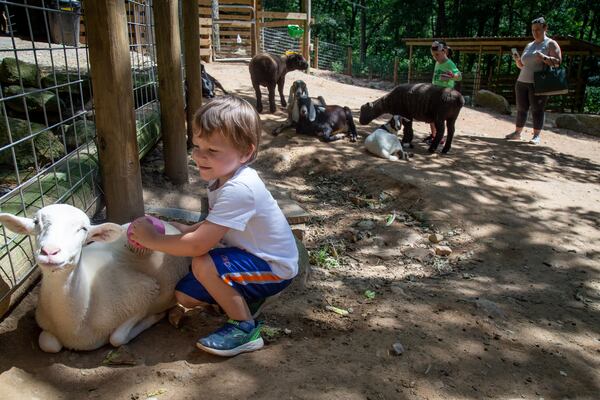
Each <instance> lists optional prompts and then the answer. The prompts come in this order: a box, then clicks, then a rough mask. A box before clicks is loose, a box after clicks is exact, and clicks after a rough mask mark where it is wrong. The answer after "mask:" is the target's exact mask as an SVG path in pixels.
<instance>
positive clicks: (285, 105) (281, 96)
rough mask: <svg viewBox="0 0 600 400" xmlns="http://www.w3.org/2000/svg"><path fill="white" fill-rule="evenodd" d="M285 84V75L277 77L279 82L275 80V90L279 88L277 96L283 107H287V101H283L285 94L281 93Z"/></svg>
mask: <svg viewBox="0 0 600 400" xmlns="http://www.w3.org/2000/svg"><path fill="white" fill-rule="evenodd" d="M284 86H285V75H283V76H282V77H281V79H279V82H277V90H279V98H280V99H281V106H282V107H283V108H286V107H287V103H286V102H285V96H284V95H283V87H284Z"/></svg>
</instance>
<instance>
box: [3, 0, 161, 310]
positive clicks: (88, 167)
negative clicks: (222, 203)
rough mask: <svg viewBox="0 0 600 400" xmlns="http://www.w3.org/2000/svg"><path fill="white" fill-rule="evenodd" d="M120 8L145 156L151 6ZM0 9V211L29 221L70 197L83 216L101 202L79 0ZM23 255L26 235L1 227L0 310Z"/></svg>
mask: <svg viewBox="0 0 600 400" xmlns="http://www.w3.org/2000/svg"><path fill="white" fill-rule="evenodd" d="M126 4H127V11H128V22H127V23H128V29H129V38H130V56H131V65H132V80H133V91H134V92H133V94H134V100H135V113H136V119H137V133H138V142H139V147H140V150H141V152H142V154H145V153H146V152H147V151H149V150H150V149H151V148H152V146H153V145H154V144H155V143H156V141H158V139H159V137H160V113H159V103H158V97H157V74H156V63H155V61H154V60H155V56H154V55H155V53H156V51H155V44H154V33H153V32H154V23H153V21H152V8H151V7H152V2H151V0H138V1H127V3H126ZM0 13H1V15H0V30H1V31H2V34H3V35H1V36H0V212H8V213H11V214H15V215H22V216H28V217H31V216H32V215H33V214H34V213H35V212H36V211H37V210H39V209H40V208H42V207H44V206H46V205H49V204H53V203H69V204H72V205H74V206H76V207H78V208H80V209H82V210H84V211H85V212H87V213H88V214H89V215H92V214H94V213H95V212H96V211H97V208H98V205H99V204H100V203H101V201H100V191H99V187H100V181H99V177H98V171H99V168H98V153H97V147H96V143H95V138H96V128H95V124H94V106H93V97H92V85H91V81H90V75H89V71H90V65H89V62H88V47H87V45H86V44H85V43H86V40H85V25H81V22H80V21H82V20H83V21H84V18H83V17H84V11H83V9H82V4H81V2H79V1H70V0H55V1H50V0H11V1H5V0H0ZM3 21H5V23H4V22H3ZM115 101H118V99H115ZM32 254H33V243H32V241H31V239H29V237H24V236H22V235H15V234H13V233H10V232H8V231H7V230H5V229H4V228H3V227H0V315H2V314H3V313H4V311H5V306H6V304H7V303H9V302H10V298H11V295H12V294H13V293H14V292H15V291H17V290H19V289H20V288H21V286H22V285H23V283H24V282H25V281H27V280H28V277H30V276H31V275H32V274H33V272H34V271H35V261H34V259H33V256H32Z"/></svg>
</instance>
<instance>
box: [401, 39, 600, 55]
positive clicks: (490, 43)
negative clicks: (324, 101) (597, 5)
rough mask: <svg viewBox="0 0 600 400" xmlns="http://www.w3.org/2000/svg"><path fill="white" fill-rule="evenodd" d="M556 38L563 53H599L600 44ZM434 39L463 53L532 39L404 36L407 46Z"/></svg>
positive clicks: (518, 45) (498, 48)
mask: <svg viewBox="0 0 600 400" xmlns="http://www.w3.org/2000/svg"><path fill="white" fill-rule="evenodd" d="M550 37H551V38H552V39H554V40H556V41H557V42H558V44H559V46H560V48H561V50H562V52H563V53H566V54H569V55H596V56H599V55H600V45H597V44H594V43H591V42H588V41H585V40H581V39H577V38H574V37H572V36H558V35H556V36H550ZM434 40H443V41H444V42H446V43H447V44H448V46H450V47H451V48H452V50H455V51H456V50H458V51H462V52H465V53H469V52H472V53H479V52H480V51H481V52H482V53H493V54H496V53H498V52H500V51H502V52H505V51H510V49H511V48H512V47H516V48H517V49H519V51H522V49H523V48H524V47H525V46H526V45H527V44H528V43H529V42H531V41H532V40H533V38H532V37H531V36H505V37H454V38H444V37H442V38H405V39H402V41H403V42H404V43H406V45H407V46H430V45H431V42H433V41H434Z"/></svg>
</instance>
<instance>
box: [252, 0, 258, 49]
mask: <svg viewBox="0 0 600 400" xmlns="http://www.w3.org/2000/svg"><path fill="white" fill-rule="evenodd" d="M252 10H253V11H252V12H253V14H254V15H253V17H254V23H253V24H252V31H251V32H250V41H251V45H252V51H251V54H252V57H254V56H255V55H257V54H258V53H260V47H259V43H260V31H259V29H258V1H257V0H252Z"/></svg>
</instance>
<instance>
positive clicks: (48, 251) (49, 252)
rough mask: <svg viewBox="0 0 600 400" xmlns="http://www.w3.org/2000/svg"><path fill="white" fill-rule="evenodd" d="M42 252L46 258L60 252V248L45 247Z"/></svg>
mask: <svg viewBox="0 0 600 400" xmlns="http://www.w3.org/2000/svg"><path fill="white" fill-rule="evenodd" d="M41 252H42V254H43V255H45V256H54V255H56V254H58V253H59V252H60V247H50V246H44V247H42V249H41Z"/></svg>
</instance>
